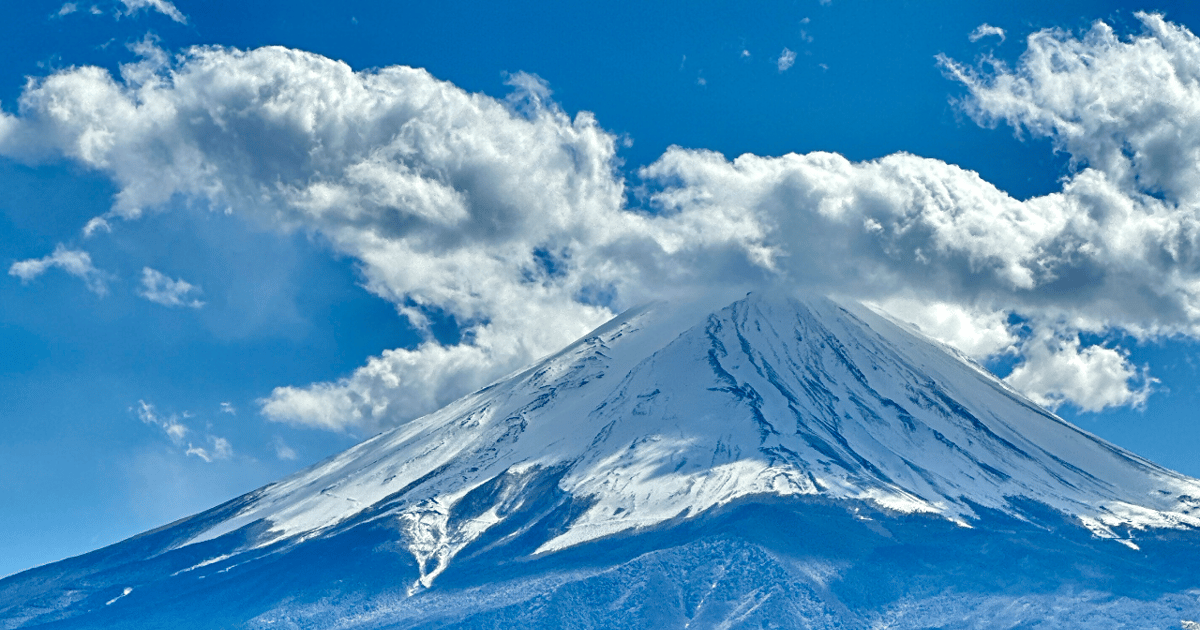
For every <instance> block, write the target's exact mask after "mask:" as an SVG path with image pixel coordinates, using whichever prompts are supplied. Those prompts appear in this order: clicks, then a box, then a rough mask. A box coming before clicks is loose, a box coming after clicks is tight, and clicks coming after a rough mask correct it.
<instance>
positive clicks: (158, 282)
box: [138, 267, 204, 308]
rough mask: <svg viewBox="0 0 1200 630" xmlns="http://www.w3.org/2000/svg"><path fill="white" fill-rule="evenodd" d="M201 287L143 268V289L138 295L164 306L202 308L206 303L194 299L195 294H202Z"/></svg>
mask: <svg viewBox="0 0 1200 630" xmlns="http://www.w3.org/2000/svg"><path fill="white" fill-rule="evenodd" d="M201 292H202V291H201V290H200V287H197V286H195V285H193V284H190V283H188V282H185V281H184V280H182V279H178V280H172V279H171V278H169V277H168V276H167V275H166V274H164V273H162V272H160V271H158V270H156V269H151V268H150V267H143V268H142V287H141V289H139V290H138V295H140V296H142V297H144V298H146V299H147V300H150V301H151V302H154V303H155V304H162V305H163V306H186V307H188V308H200V307H201V306H204V302H201V301H200V300H196V299H192V300H190V301H189V299H188V298H189V296H190V295H191V294H193V293H201Z"/></svg>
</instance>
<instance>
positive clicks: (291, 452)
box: [271, 435, 299, 461]
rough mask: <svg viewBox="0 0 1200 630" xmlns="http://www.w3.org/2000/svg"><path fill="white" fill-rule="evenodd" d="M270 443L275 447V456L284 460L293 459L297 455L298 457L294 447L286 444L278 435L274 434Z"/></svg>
mask: <svg viewBox="0 0 1200 630" xmlns="http://www.w3.org/2000/svg"><path fill="white" fill-rule="evenodd" d="M271 445H272V446H273V447H274V448H275V457H278V458H279V459H282V460H284V461H294V460H295V459H296V458H297V457H299V456H298V455H297V454H296V451H295V449H293V448H292V447H290V446H288V445H287V443H286V442H284V441H283V438H281V437H279V436H278V435H277V436H275V439H274V440H272V442H271Z"/></svg>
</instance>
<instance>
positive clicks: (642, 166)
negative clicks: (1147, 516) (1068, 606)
mask: <svg viewBox="0 0 1200 630" xmlns="http://www.w3.org/2000/svg"><path fill="white" fill-rule="evenodd" d="M433 4H436V6H430V5H433ZM634 5H636V6H634ZM1137 11H1150V12H1157V13H1160V14H1162V15H1163V16H1164V19H1165V20H1166V22H1154V21H1153V19H1152V18H1145V19H1143V18H1139V17H1138V16H1137V15H1135V12H1137ZM1097 20H1101V21H1103V22H1104V23H1105V24H1107V25H1109V26H1110V27H1111V29H1112V34H1111V38H1113V39H1111V40H1105V39H1104V37H1103V36H1104V32H1103V31H1102V30H1097V27H1094V23H1095V22H1096V21H1097ZM1147 20H1148V21H1147ZM1155 24H1160V25H1161V24H1166V26H1165V27H1163V28H1164V29H1166V30H1162V29H1160V30H1158V31H1155V30H1154V29H1155V28H1156V27H1155ZM984 25H987V26H989V27H993V28H985V29H980V27H981V26H984ZM1197 28H1200V14H1198V13H1197V10H1196V9H1194V8H1190V7H1189V6H1188V3H1170V2H1168V3H1158V4H1153V5H1131V4H1128V3H1122V2H1096V1H1089V2H1060V3H1046V2H978V3H950V2H922V3H902V2H887V3H883V2H881V3H864V2H853V1H851V0H832V1H826V2H820V1H818V0H812V1H807V0H797V1H794V2H779V3H771V4H766V5H762V6H747V5H746V4H745V3H734V2H699V3H697V2H687V3H684V2H665V3H653V4H650V3H603V2H595V3H586V4H585V5H580V6H567V5H563V4H561V3H534V2H518V3H504V4H497V3H478V2H444V3H373V2H356V1H348V2H339V3H297V2H288V3H282V2H255V3H229V2H190V1H188V0H179V1H177V2H174V4H172V3H169V2H166V1H165V0H153V1H152V0H122V1H121V2H116V1H111V2H110V1H107V0H101V1H98V2H76V3H67V4H63V3H62V2H58V1H55V2H52V3H39V2H33V3H24V4H20V5H14V6H12V7H9V15H8V19H6V20H5V21H4V22H3V24H0V53H2V54H0V60H3V61H0V109H2V110H3V112H4V118H0V190H3V191H4V193H3V194H2V195H0V263H3V267H4V268H5V269H7V270H8V273H7V274H6V275H3V276H0V348H2V349H3V351H2V352H0V401H3V404H2V405H0V427H3V429H4V432H3V435H4V437H3V439H0V492H2V493H3V496H4V497H5V499H4V503H5V507H4V509H3V510H0V540H3V541H4V542H3V543H0V575H3V574H8V573H12V572H14V571H18V570H21V569H24V568H28V567H30V566H34V565H37V564H41V563H45V562H49V561H53V560H57V559H59V558H62V557H66V556H70V555H75V554H78V553H82V552H85V551H88V550H90V549H92V548H95V547H98V546H101V545H104V544H107V543H111V542H115V541H117V540H119V539H121V538H124V537H127V536H129V535H132V534H135V533H138V532H140V531H143V530H146V529H149V528H151V527H155V526H157V525H161V524H163V523H165V522H168V521H170V520H173V519H175V518H179V517H182V516H185V515H187V514H190V513H193V512H195V511H198V510H201V509H204V508H206V507H210V506H211V505H214V504H216V503H218V502H220V501H222V500H225V499H227V498H231V497H233V496H235V495H237V494H239V493H241V492H245V491H248V490H251V489H253V488H255V487H258V486H260V485H262V484H264V483H267V482H269V481H271V480H273V479H276V478H278V477H280V476H282V475H285V474H287V473H289V472H291V471H294V470H296V469H298V468H300V467H303V466H305V465H307V464H309V463H312V462H314V461H317V460H319V459H321V458H323V457H325V456H327V455H329V454H331V453H334V452H336V451H338V450H341V449H343V448H345V447H347V446H349V445H351V444H353V443H355V442H356V441H357V440H358V439H361V438H362V437H366V436H368V435H371V434H372V433H374V432H376V431H378V430H382V429H384V428H386V427H388V426H394V425H395V424H397V423H401V422H404V421H405V420H407V419H410V418H411V417H413V416H415V415H419V414H420V413H424V412H426V411H429V410H431V409H432V408H435V407H436V406H438V405H440V404H443V403H444V402H446V401H448V400H450V399H453V398H454V397H455V396H457V395H460V394H462V393H465V392H466V391H468V390H469V389H471V388H473V387H476V386H478V385H480V384H482V383H486V382H487V381H488V380H490V379H492V378H495V377H496V376H498V375H500V374H503V373H504V372H505V371H507V370H510V369H513V368H514V367H517V366H519V365H521V364H522V363H524V362H526V361H528V360H530V359H531V358H536V357H537V356H540V355H541V354H544V353H546V352H549V351H551V350H553V349H555V348H556V347H558V346H559V345H562V344H563V343H565V342H566V341H569V340H570V339H571V338H573V337H575V336H577V335H578V334H580V333H581V332H584V331H586V330H587V329H588V328H589V327H591V326H594V325H595V324H597V323H599V322H601V321H603V320H604V319H605V318H606V317H608V316H609V315H610V314H611V313H612V312H614V311H617V310H620V309H621V308H624V307H626V306H629V305H630V304H632V303H636V302H637V301H640V300H643V299H649V298H652V297H655V296H658V295H660V294H663V293H668V292H672V291H687V290H702V288H703V287H705V286H713V285H721V284H725V285H737V286H756V285H762V284H763V283H769V284H771V286H777V285H780V284H782V286H784V287H786V288H792V289H795V290H816V291H838V292H840V293H843V294H845V295H847V296H848V297H852V298H855V299H864V300H869V301H873V302H876V303H878V304H880V305H882V306H884V307H885V308H888V309H889V310H892V311H893V312H895V313H896V314H897V315H898V316H901V317H905V318H907V319H910V320H912V321H915V322H917V323H918V324H919V325H921V326H922V327H923V328H925V329H927V330H928V331H929V332H930V333H931V334H934V335H935V336H938V337H940V338H942V339H944V340H946V341H947V342H948V343H951V344H953V345H956V346H958V347H959V348H960V349H962V350H963V351H965V352H968V353H970V354H972V355H973V356H975V357H976V358H977V359H978V360H980V361H983V362H984V363H985V364H987V365H989V366H991V367H992V368H994V369H995V370H996V371H997V373H998V374H999V375H1000V376H1005V377H1008V378H1009V379H1010V383H1011V384H1013V385H1014V386H1016V387H1018V388H1020V389H1022V390H1023V391H1026V392H1027V393H1029V394H1030V395H1032V396H1034V397H1035V398H1037V399H1039V400H1042V401H1044V402H1046V403H1047V404H1050V405H1055V406H1057V409H1058V411H1059V413H1060V414H1061V415H1063V416H1064V417H1065V418H1067V419H1069V420H1071V421H1072V422H1075V423H1077V424H1079V425H1080V426H1081V427H1083V428H1085V429H1087V430H1089V431H1092V432H1094V433H1097V434H1099V435H1100V436H1102V437H1105V438H1107V439H1110V440H1112V441H1114V442H1116V443H1117V444H1119V445H1121V446H1124V447H1126V448H1129V449H1131V450H1133V451H1135V452H1137V453H1139V454H1141V455H1143V456H1145V457H1148V458H1150V459H1152V460H1154V461H1156V462H1158V463H1161V464H1164V465H1166V466H1169V467H1172V468H1175V469H1177V470H1180V471H1182V472H1184V473H1188V474H1191V475H1200V459H1197V458H1196V457H1195V455H1194V454H1195V453H1196V452H1200V426H1198V425H1197V423H1196V422H1195V420H1194V413H1193V411H1192V410H1193V409H1194V408H1195V403H1196V398H1197V391H1198V384H1200V375H1198V374H1197V366H1196V364H1195V359H1194V357H1195V350H1196V341H1195V339H1196V337H1197V335H1198V333H1197V331H1200V324H1198V323H1197V322H1198V321H1200V317H1197V316H1196V315H1194V314H1193V313H1192V311H1191V310H1189V309H1190V308H1191V305H1192V304H1200V300H1196V299H1195V295H1196V292H1197V291H1198V290H1200V289H1197V288H1196V287H1200V284H1193V282H1194V277H1195V276H1196V275H1197V272H1198V270H1200V265H1197V264H1196V261H1195V260H1194V259H1193V256H1194V255H1193V254H1192V248H1194V246H1195V244H1196V242H1197V240H1196V239H1197V236H1196V234H1197V232H1195V231H1191V229H1192V228H1191V226H1192V225H1193V221H1195V216H1194V215H1195V214H1196V212H1195V209H1194V208H1195V207H1196V205H1195V202H1196V201H1197V200H1198V199H1200V195H1194V193H1196V192H1197V191H1200V185H1196V184H1195V182H1193V179H1196V178H1195V177H1194V175H1195V173H1194V171H1196V170H1197V164H1196V161H1195V156H1196V155H1200V152H1193V151H1194V150H1195V149H1196V148H1197V147H1200V133H1195V132H1196V131H1197V130H1196V129H1195V128H1194V124H1193V123H1191V122H1190V121H1191V120H1193V119H1194V117H1193V116H1191V114H1192V113H1194V112H1193V111H1192V109H1189V108H1200V104H1193V103H1196V100H1195V99H1189V98H1187V97H1188V96H1195V94H1192V93H1190V92H1187V89H1188V88H1187V82H1186V81H1183V80H1182V79H1181V80H1179V81H1176V82H1175V83H1172V82H1171V81H1172V78H1173V77H1174V78H1179V77H1185V75H1188V73H1189V72H1191V71H1192V70H1195V71H1196V73H1197V75H1200V61H1198V60H1200V56H1189V55H1191V54H1192V53H1194V52H1195V50H1193V49H1194V48H1195V49H1200V48H1197V47H1196V46H1195V42H1194V41H1192V40H1189V39H1188V38H1189V37H1191V35H1190V31H1189V30H1187V29H1197ZM977 29H979V30H977ZM1047 29H1060V31H1058V34H1057V35H1055V34H1053V33H1054V31H1047ZM1001 32H1002V33H1003V35H1001ZM1038 33H1041V34H1042V36H1041V39H1037V38H1036V37H1035V40H1027V38H1029V37H1030V36H1031V35H1035V34H1038ZM1137 38H1142V39H1141V40H1137ZM1193 39H1194V38H1193ZM1135 40H1137V41H1142V45H1135V43H1136V41H1135ZM263 46H278V47H283V48H276V49H265V50H260V49H261V47H263ZM1189 46H1191V48H1189ZM196 47H200V48H196ZM239 51H245V52H239ZM1036 51H1043V52H1045V51H1057V53H1056V54H1059V55H1060V57H1059V58H1056V59H1058V61H1059V62H1062V58H1067V59H1068V61H1067V62H1062V63H1061V64H1060V66H1061V67H1060V66H1054V69H1052V70H1046V71H1045V72H1041V71H1039V70H1038V68H1037V67H1035V66H1033V65H1028V64H1027V65H1022V64H1023V62H1022V55H1027V56H1026V57H1025V59H1027V60H1029V59H1033V58H1034V55H1032V53H1033V52H1036ZM1047 54H1049V53H1047ZM1063 55H1065V56H1066V57H1062V56H1063ZM1071 55H1076V57H1071ZM1105 55H1109V57H1105ZM1172 55H1173V56H1172ZM1047 58H1049V57H1047ZM1071 58H1075V59H1101V60H1102V61H1101V63H1096V64H1093V65H1090V66H1089V65H1087V64H1083V65H1076V66H1072V65H1071V63H1070V59H1071ZM338 62H341V63H338ZM1056 63H1058V62H1056ZM1155 64H1158V65H1155ZM1171 64H1174V65H1171ZM394 66H408V67H412V68H423V69H425V70H427V71H428V74H425V73H414V72H407V71H399V70H396V69H395V68H393V67H394ZM1047 67H1049V66H1047ZM1139 68H1158V69H1160V70H1161V69H1163V68H1166V69H1167V70H1163V73H1160V74H1157V75H1154V74H1153V73H1151V74H1149V75H1148V74H1146V73H1143V72H1141V71H1140V70H1139ZM93 69H99V70H93ZM1039 72H1041V73H1039ZM1122 73H1126V74H1122ZM1164 73H1165V74H1164ZM1188 76H1191V75H1188ZM998 77H999V79H1003V78H1005V77H1008V78H1010V79H1013V81H1011V82H1008V83H1006V82H1005V81H1003V80H999V79H997V78H998ZM1022 81H1023V83H1022ZM1106 81H1109V82H1112V83H1111V85H1112V86H1115V87H1111V88H1104V86H1105V85H1108V84H1107V83H1105V82H1106ZM1156 81H1158V82H1164V83H1162V85H1159V84H1158V83H1155V82H1156ZM1177 84H1178V85H1177ZM1014 85H1015V86H1016V87H1013V86H1014ZM1088 86H1099V87H1100V88H1101V89H1099V91H1098V93H1093V92H1094V91H1093V90H1090V89H1089V87H1088ZM1180 86H1182V87H1180ZM1172 90H1175V91H1172ZM1179 90H1182V92H1181V91H1179ZM1089 99H1092V100H1089ZM1123 99H1124V100H1123ZM1155 99H1158V100H1155ZM1097 102H1102V105H1103V107H1101V108H1100V109H1104V108H1107V109H1104V113H1105V114H1106V116H1105V117H1094V118H1090V117H1089V116H1090V114H1088V112H1089V111H1092V112H1094V111H1097V106H1096V105H1095V104H1096V103H1097ZM1089 108H1090V109H1089ZM1147 112H1150V113H1147ZM1163 121H1165V122H1163ZM1162 124H1167V125H1168V127H1169V128H1170V129H1171V130H1172V133H1171V134H1167V135H1165V136H1164V135H1163V134H1162V133H1160V132H1161V129H1160V127H1159V126H1161V125H1162ZM1014 126H1015V127H1016V128H1018V129H1019V133H1015V132H1014ZM1172 134H1173V135H1172ZM1168 136H1169V137H1168ZM1164 138H1165V139H1164ZM671 147H675V148H671ZM1113 147H1116V148H1115V149H1114V148H1113ZM814 152H817V153H814ZM820 152H827V153H820ZM790 153H795V154H797V155H796V156H793V158H794V159H793V158H782V157H780V156H785V155H786V154H790ZM743 154H750V155H749V156H747V158H744V159H738V160H737V161H734V160H735V158H739V156H742V155H743ZM1179 155H1184V156H1190V157H1191V160H1190V161H1189V160H1187V159H1178V156H1179ZM755 156H759V157H755ZM889 156H890V157H889ZM1164 156H1165V157H1164ZM1168 158H1171V159H1168ZM974 174H977V176H976V175H974ZM1098 181H1099V183H1097V182H1098ZM946 200H950V201H946ZM959 208H967V209H968V211H963V212H961V213H959V212H958V210H957V209H959ZM997 216H1001V217H1004V218H1003V220H996V221H993V218H994V217H997ZM88 226H90V229H87V228H88ZM1131 242H1132V243H1133V244H1132V245H1131V244H1130V243H1131ZM1163 243H1168V244H1170V245H1171V246H1170V247H1167V246H1164V245H1162V244H1163ZM1022 247H1024V248H1025V249H1021V248H1022ZM1012 252H1017V253H1012ZM1198 312H1200V311H1198Z"/></svg>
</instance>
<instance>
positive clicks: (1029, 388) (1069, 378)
mask: <svg viewBox="0 0 1200 630" xmlns="http://www.w3.org/2000/svg"><path fill="white" fill-rule="evenodd" d="M1023 350H1024V351H1023V356H1024V358H1025V360H1024V362H1023V363H1021V364H1020V365H1018V366H1017V367H1015V368H1014V369H1013V371H1012V373H1011V374H1009V375H1008V377H1007V378H1005V379H1004V380H1005V381H1006V382H1007V383H1008V384H1009V385H1012V386H1013V387H1014V388H1016V389H1018V390H1020V391H1022V392H1024V393H1025V395H1026V396H1029V397H1030V398H1031V399H1033V400H1034V402H1037V403H1038V404H1040V405H1042V406H1044V407H1047V408H1049V409H1057V408H1058V407H1059V405H1061V404H1063V403H1064V402H1068V401H1069V402H1072V403H1074V404H1075V405H1077V406H1079V407H1080V408H1081V409H1083V410H1084V411H1100V410H1101V409H1104V408H1106V407H1119V406H1125V405H1129V406H1133V407H1141V406H1143V405H1144V404H1145V403H1146V398H1147V397H1148V396H1149V395H1150V393H1151V391H1152V388H1153V386H1154V384H1155V383H1157V382H1158V381H1157V380H1156V379H1154V378H1151V377H1150V376H1149V375H1148V374H1147V373H1146V370H1145V369H1144V368H1143V369H1142V370H1140V371H1139V370H1138V369H1137V368H1135V367H1134V366H1133V365H1131V364H1130V363H1129V357H1128V355H1127V353H1125V352H1122V351H1120V350H1118V349H1115V348H1106V347H1104V346H1099V345H1093V346H1087V347H1080V342H1079V337H1078V336H1076V335H1072V336H1070V337H1065V338H1064V337H1061V336H1057V335H1053V334H1051V333H1047V332H1043V333H1042V334H1041V335H1039V336H1038V337H1037V338H1035V339H1032V340H1030V341H1029V342H1027V343H1026V344H1025V346H1024V348H1023Z"/></svg>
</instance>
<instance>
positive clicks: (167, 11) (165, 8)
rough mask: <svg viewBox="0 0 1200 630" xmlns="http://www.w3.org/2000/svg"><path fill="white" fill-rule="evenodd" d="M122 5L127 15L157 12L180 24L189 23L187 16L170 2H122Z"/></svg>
mask: <svg viewBox="0 0 1200 630" xmlns="http://www.w3.org/2000/svg"><path fill="white" fill-rule="evenodd" d="M121 4H123V5H125V11H124V13H125V15H133V14H135V13H137V12H139V11H143V10H151V11H157V12H159V13H161V14H163V15H165V16H167V17H169V18H171V19H172V20H175V21H176V22H179V23H180V24H186V23H187V16H185V15H184V14H183V13H181V12H180V11H179V9H177V8H175V5H174V4H172V3H171V2H170V0H121Z"/></svg>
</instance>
